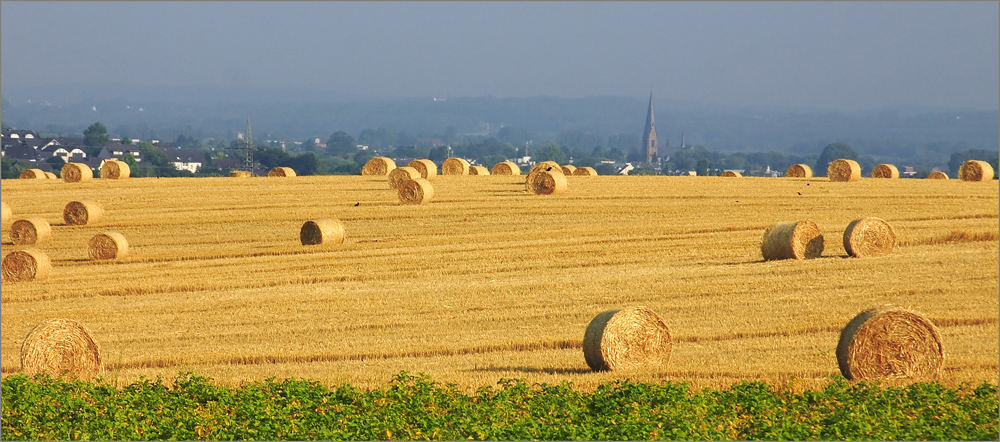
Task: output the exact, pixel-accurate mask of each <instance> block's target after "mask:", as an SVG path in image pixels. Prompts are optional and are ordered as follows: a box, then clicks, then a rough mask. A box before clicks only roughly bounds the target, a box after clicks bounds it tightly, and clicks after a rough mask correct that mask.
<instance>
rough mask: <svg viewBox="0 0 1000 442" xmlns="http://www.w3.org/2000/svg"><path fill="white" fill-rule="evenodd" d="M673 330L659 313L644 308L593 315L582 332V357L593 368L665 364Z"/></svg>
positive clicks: (662, 365)
mask: <svg viewBox="0 0 1000 442" xmlns="http://www.w3.org/2000/svg"><path fill="white" fill-rule="evenodd" d="M670 350H671V340H670V330H669V329H668V328H667V324H666V323H665V322H664V321H663V318H661V317H660V315H657V314H656V312H653V311H652V310H649V309H647V308H644V307H633V308H626V309H621V310H609V311H606V312H604V313H601V314H599V315H597V316H595V317H594V319H593V320H591V321H590V324H589V325H587V331H586V332H584V334H583V357H584V358H585V359H586V360H587V365H589V366H590V368H591V369H592V370H595V371H604V370H624V369H629V368H632V367H636V366H641V365H652V366H658V367H666V365H667V362H668V361H669V360H670Z"/></svg>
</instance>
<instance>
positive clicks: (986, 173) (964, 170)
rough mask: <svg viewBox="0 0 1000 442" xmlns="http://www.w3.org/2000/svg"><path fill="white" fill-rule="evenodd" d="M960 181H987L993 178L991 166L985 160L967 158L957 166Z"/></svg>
mask: <svg viewBox="0 0 1000 442" xmlns="http://www.w3.org/2000/svg"><path fill="white" fill-rule="evenodd" d="M958 177H959V178H961V179H962V181H989V180H992V179H993V166H990V163H987V162H985V161H977V160H969V161H966V162H964V163H962V167H960V168H958Z"/></svg>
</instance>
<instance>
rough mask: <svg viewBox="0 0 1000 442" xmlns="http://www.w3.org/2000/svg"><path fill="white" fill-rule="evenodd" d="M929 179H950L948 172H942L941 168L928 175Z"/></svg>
mask: <svg viewBox="0 0 1000 442" xmlns="http://www.w3.org/2000/svg"><path fill="white" fill-rule="evenodd" d="M927 179H931V180H946V179H948V174H946V173H944V172H942V171H940V170H935V171H933V172H931V173H930V175H927Z"/></svg>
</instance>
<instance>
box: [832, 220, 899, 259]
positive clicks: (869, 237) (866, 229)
mask: <svg viewBox="0 0 1000 442" xmlns="http://www.w3.org/2000/svg"><path fill="white" fill-rule="evenodd" d="M895 247H896V232H894V231H893V230H892V226H890V225H889V223H887V222H885V220H884V219H882V218H876V217H873V216H870V217H866V218H859V219H856V220H854V221H851V222H850V224H848V225H847V229H845V230H844V250H846V251H847V254H848V255H850V256H854V257H858V258H865V257H872V256H885V255H888V254H890V253H892V249H894V248H895Z"/></svg>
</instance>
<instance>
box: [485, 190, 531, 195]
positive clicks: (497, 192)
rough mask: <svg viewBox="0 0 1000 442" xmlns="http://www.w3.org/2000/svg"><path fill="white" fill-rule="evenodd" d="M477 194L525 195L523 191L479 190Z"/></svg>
mask: <svg viewBox="0 0 1000 442" xmlns="http://www.w3.org/2000/svg"><path fill="white" fill-rule="evenodd" d="M479 193H489V194H492V195H512V194H522V193H525V192H524V191H523V190H480V191H479Z"/></svg>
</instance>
